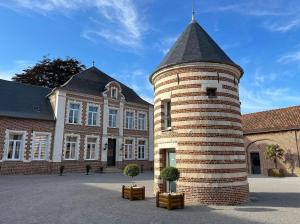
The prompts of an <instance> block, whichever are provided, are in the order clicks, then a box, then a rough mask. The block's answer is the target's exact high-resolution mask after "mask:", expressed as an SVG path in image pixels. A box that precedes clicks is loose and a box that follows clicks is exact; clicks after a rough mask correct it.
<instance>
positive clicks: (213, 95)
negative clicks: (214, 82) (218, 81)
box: [206, 88, 217, 98]
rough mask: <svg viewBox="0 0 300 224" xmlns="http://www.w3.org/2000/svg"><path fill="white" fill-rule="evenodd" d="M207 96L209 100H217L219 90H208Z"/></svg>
mask: <svg viewBox="0 0 300 224" xmlns="http://www.w3.org/2000/svg"><path fill="white" fill-rule="evenodd" d="M206 94H207V96H208V98H216V97H217V88H206Z"/></svg>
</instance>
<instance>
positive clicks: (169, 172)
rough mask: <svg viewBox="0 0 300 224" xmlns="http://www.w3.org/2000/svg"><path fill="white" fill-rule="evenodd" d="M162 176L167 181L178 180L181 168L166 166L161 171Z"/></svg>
mask: <svg viewBox="0 0 300 224" xmlns="http://www.w3.org/2000/svg"><path fill="white" fill-rule="evenodd" d="M160 177H161V178H162V179H163V180H166V181H176V180H178V179H179V177H180V173H179V170H178V169H177V168H175V167H172V166H170V167H166V168H164V169H163V170H162V171H161V174H160Z"/></svg>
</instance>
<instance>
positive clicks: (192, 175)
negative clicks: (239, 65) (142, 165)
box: [151, 62, 249, 205]
mask: <svg viewBox="0 0 300 224" xmlns="http://www.w3.org/2000/svg"><path fill="white" fill-rule="evenodd" d="M240 76H241V72H240V71H239V70H238V69H236V68H235V67H233V66H229V65H220V64H218V65H216V64H214V63H200V62H199V63H188V64H184V65H176V66H172V67H169V68H167V69H163V70H160V71H159V72H157V73H154V74H153V76H152V80H151V81H152V83H153V85H154V87H155V104H154V124H155V155H154V156H155V163H154V167H155V181H154V182H155V186H154V191H155V192H157V191H164V190H165V188H166V183H164V182H163V181H162V180H161V179H160V172H161V170H162V169H163V168H164V167H165V166H166V150H168V149H175V152H176V166H177V168H178V169H179V171H180V173H181V176H180V179H179V180H178V181H177V191H178V192H183V193H185V199H186V201H187V203H204V204H217V205H223V204H227V205H228V204H229V205H232V204H239V203H242V202H245V201H247V200H248V192H249V188H248V182H247V170H246V159H245V151H244V142H243V132H242V129H241V117H240V116H241V115H240V103H239V93H238V82H235V81H234V80H239V78H240ZM178 77H179V78H178ZM207 87H214V88H217V98H208V96H207V95H206V88H207ZM164 100H171V108H172V109H171V118H172V129H171V130H164V129H165V128H164V124H165V123H164V122H165V121H164V105H163V102H164Z"/></svg>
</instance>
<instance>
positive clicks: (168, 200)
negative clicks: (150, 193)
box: [156, 167, 184, 210]
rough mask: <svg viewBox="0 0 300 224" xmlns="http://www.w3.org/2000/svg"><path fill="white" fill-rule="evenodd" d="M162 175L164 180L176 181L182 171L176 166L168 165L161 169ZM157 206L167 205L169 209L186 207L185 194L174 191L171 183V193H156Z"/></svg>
mask: <svg viewBox="0 0 300 224" xmlns="http://www.w3.org/2000/svg"><path fill="white" fill-rule="evenodd" d="M160 177H161V178H162V179H163V180H164V181H176V180H178V179H179V177H180V172H179V170H178V169H177V168H175V167H166V168H164V169H163V170H162V171H161V174H160ZM156 207H165V208H167V209H169V210H170V209H173V208H184V194H183V193H182V194H178V193H172V192H171V186H170V185H169V193H160V192H157V194H156Z"/></svg>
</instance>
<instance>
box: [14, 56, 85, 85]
mask: <svg viewBox="0 0 300 224" xmlns="http://www.w3.org/2000/svg"><path fill="white" fill-rule="evenodd" d="M84 69H85V66H84V65H83V64H81V63H80V62H79V61H78V60H76V59H74V58H70V57H67V58H66V59H61V58H56V59H50V58H48V57H47V56H44V57H43V58H42V59H41V60H40V61H39V62H38V63H37V64H36V65H34V66H33V67H28V68H26V69H24V70H23V72H22V73H21V74H15V75H14V76H13V77H12V79H13V80H14V81H16V82H21V83H27V84H32V85H38V86H44V87H48V88H51V89H52V88H55V87H58V86H61V85H62V84H64V83H65V82H66V81H68V80H69V79H70V78H71V77H72V76H73V75H75V74H77V73H79V72H81V71H83V70H84Z"/></svg>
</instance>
